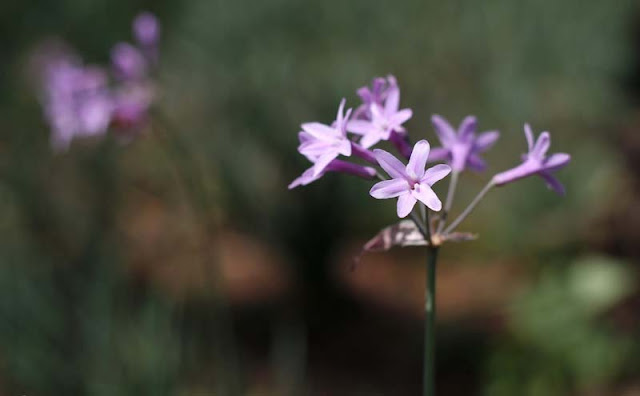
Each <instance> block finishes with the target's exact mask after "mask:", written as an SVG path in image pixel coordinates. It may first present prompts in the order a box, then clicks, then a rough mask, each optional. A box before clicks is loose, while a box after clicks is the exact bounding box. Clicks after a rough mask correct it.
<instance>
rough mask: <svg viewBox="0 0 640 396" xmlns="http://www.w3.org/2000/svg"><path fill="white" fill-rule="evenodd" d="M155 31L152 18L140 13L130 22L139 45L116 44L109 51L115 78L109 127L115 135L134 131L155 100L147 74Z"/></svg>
mask: <svg viewBox="0 0 640 396" xmlns="http://www.w3.org/2000/svg"><path fill="white" fill-rule="evenodd" d="M159 29H160V27H159V23H158V20H157V19H156V17H155V16H153V15H152V14H150V13H142V14H140V15H138V16H137V17H136V18H135V20H134V22H133V34H134V36H135V38H136V42H137V43H138V45H139V46H134V45H132V44H129V43H118V44H116V45H115V46H114V47H113V49H112V50H111V63H112V65H113V70H114V74H115V76H116V77H118V79H119V81H118V82H119V84H118V85H116V86H115V87H114V111H113V120H112V125H113V126H114V127H116V128H117V129H118V131H119V132H122V131H125V132H130V131H132V130H134V131H135V130H138V129H140V128H141V127H143V126H144V125H145V123H146V121H147V119H148V112H149V108H150V107H151V105H152V103H153V101H154V99H155V95H154V91H155V90H154V86H153V82H152V78H151V76H150V72H151V70H152V68H153V66H154V64H155V63H156V60H157V59H156V54H157V52H156V46H157V41H158V38H159V31H160V30H159ZM123 136H125V137H130V136H128V135H123Z"/></svg>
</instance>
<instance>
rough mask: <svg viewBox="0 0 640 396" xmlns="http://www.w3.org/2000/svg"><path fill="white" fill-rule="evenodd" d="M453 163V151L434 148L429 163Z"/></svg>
mask: <svg viewBox="0 0 640 396" xmlns="http://www.w3.org/2000/svg"><path fill="white" fill-rule="evenodd" d="M438 161H451V150H449V149H447V148H444V147H436V148H432V149H431V152H430V153H429V158H428V159H427V162H438Z"/></svg>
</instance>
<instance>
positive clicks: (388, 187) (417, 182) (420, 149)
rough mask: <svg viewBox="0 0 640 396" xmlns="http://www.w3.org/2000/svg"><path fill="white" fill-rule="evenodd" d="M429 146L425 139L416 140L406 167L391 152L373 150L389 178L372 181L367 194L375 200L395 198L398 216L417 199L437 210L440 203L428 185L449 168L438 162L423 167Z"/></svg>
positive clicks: (444, 174) (447, 171) (405, 214)
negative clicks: (372, 184)
mask: <svg viewBox="0 0 640 396" xmlns="http://www.w3.org/2000/svg"><path fill="white" fill-rule="evenodd" d="M429 149H430V147H429V142H427V141H426V140H421V141H419V142H418V143H416V145H415V146H414V148H413V152H412V153H411V158H409V163H408V164H407V165H406V166H405V165H404V164H403V163H402V162H400V161H399V160H398V159H397V158H396V157H394V156H393V155H391V154H390V153H388V152H386V151H384V150H379V149H377V150H374V154H375V156H376V159H377V160H378V163H379V164H380V166H381V167H382V169H384V170H385V171H386V172H387V173H388V174H389V176H391V177H392V179H391V180H385V181H381V182H379V183H377V184H375V185H374V186H373V187H372V188H371V191H370V192H369V194H371V196H372V197H374V198H376V199H387V198H396V197H397V198H398V207H397V212H398V217H400V218H403V217H406V216H407V215H408V214H409V213H411V211H412V210H413V207H414V205H415V204H416V202H417V201H420V202H422V203H424V204H425V205H426V206H427V207H428V208H429V209H431V210H434V211H439V210H440V209H441V208H442V203H441V202H440V199H438V196H437V195H436V193H435V192H433V190H432V189H431V186H432V185H433V184H435V183H436V182H437V181H439V180H441V179H443V178H444V177H446V176H447V175H448V174H449V173H450V172H451V167H450V166H449V165H444V164H439V165H436V166H434V167H432V168H429V169H426V170H425V167H426V164H427V159H428V158H429Z"/></svg>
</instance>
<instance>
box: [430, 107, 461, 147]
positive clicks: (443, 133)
mask: <svg viewBox="0 0 640 396" xmlns="http://www.w3.org/2000/svg"><path fill="white" fill-rule="evenodd" d="M431 123H432V124H433V127H434V129H435V130H436V134H437V135H438V138H439V139H440V142H441V143H442V145H443V146H449V145H451V144H453V143H454V142H455V141H456V131H455V129H453V127H451V124H449V122H448V121H447V120H445V119H444V118H443V117H441V116H439V115H437V114H434V115H433V116H431Z"/></svg>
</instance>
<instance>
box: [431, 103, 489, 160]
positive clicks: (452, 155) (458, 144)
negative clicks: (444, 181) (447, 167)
mask: <svg viewBox="0 0 640 396" xmlns="http://www.w3.org/2000/svg"><path fill="white" fill-rule="evenodd" d="M431 122H432V123H433V126H434V128H435V130H436V133H437V135H438V138H439V139H440V143H442V147H438V148H434V149H433V150H432V151H431V157H430V158H429V161H433V162H435V161H447V162H449V163H450V164H451V167H452V168H453V170H454V171H455V172H461V171H463V170H464V169H465V168H466V167H469V168H471V169H473V170H476V171H482V170H484V169H485V168H486V164H485V162H484V160H483V159H482V158H480V154H481V153H483V152H485V151H487V150H488V149H489V148H491V146H493V144H494V143H495V142H496V140H498V137H499V136H500V134H499V133H498V132H497V131H490V132H484V133H481V134H480V135H478V136H476V127H477V121H476V118H475V117H473V116H467V117H466V118H465V119H464V120H462V123H460V126H459V127H458V130H457V132H456V130H455V129H454V128H453V127H452V126H451V124H449V122H447V120H445V119H444V118H443V117H440V116H439V115H434V116H432V117H431Z"/></svg>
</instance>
